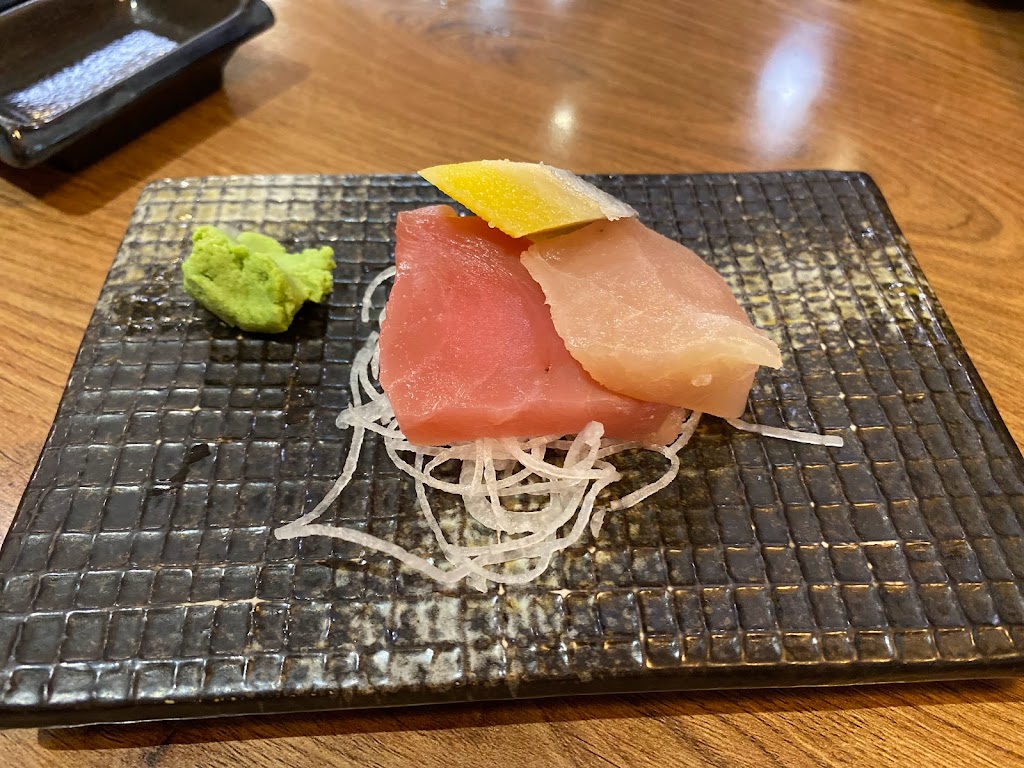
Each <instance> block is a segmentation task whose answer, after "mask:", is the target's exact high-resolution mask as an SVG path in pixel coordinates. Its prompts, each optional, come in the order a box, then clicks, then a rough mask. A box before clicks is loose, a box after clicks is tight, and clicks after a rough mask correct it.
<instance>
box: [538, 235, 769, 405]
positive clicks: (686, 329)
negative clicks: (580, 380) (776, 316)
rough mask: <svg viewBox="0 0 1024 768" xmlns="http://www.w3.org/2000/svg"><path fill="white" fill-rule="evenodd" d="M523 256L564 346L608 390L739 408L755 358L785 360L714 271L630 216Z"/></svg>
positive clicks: (750, 380) (757, 363) (679, 402)
mask: <svg viewBox="0 0 1024 768" xmlns="http://www.w3.org/2000/svg"><path fill="white" fill-rule="evenodd" d="M522 262H523V264H524V265H525V266H526V268H527V270H528V271H529V272H530V275H531V276H532V277H533V279H534V280H536V281H537V282H538V283H540V286H541V288H542V289H543V290H544V295H545V298H546V300H547V303H548V305H549V306H550V307H551V316H552V319H553V320H554V324H555V330H556V331H557V332H558V334H559V336H561V337H562V340H563V341H564V342H565V345H566V348H567V349H568V350H569V352H570V354H571V355H572V356H573V357H574V358H576V360H577V361H578V362H579V363H580V365H582V366H583V368H584V370H586V371H587V373H589V374H590V375H591V376H592V377H593V378H594V379H595V380H596V381H598V382H599V383H600V384H602V385H604V386H605V387H607V388H608V389H610V390H612V391H614V392H620V393H622V394H624V395H629V396H630V397H634V398H636V399H638V400H646V401H648V402H655V403H666V404H670V405H674V406H677V407H681V408H688V409H690V410H695V411H701V412H704V413H709V414H713V415H716V416H722V417H725V418H736V417H738V416H739V415H740V414H741V413H742V412H743V409H744V407H745V405H746V399H747V395H748V393H749V392H750V387H751V384H752V383H753V379H754V373H755V372H756V371H757V368H758V367H759V366H762V365H764V366H768V367H772V368H777V367H779V366H780V365H781V364H782V358H781V355H780V354H779V349H778V347H777V346H776V344H775V343H774V342H773V341H772V340H771V339H770V338H769V337H768V335H767V334H766V333H765V332H764V331H761V330H758V329H757V328H754V326H753V325H752V324H751V323H750V320H749V319H748V318H747V316H746V313H745V312H744V311H743V308H742V307H741V306H740V305H739V303H738V302H737V301H736V298H735V296H733V294H732V292H731V291H730V290H729V287H728V285H727V284H726V283H725V280H723V279H722V277H721V275H719V274H718V273H717V272H716V271H715V270H714V269H713V268H712V267H710V266H709V265H708V264H706V263H705V262H704V261H703V260H702V259H701V258H700V257H699V256H698V255H697V254H695V253H694V252H693V251H691V250H689V249H688V248H686V247H684V246H682V245H680V244H679V243H677V242H675V241H673V240H670V239H668V238H666V237H663V236H662V235H659V234H658V233H656V232H654V231H652V230H650V229H648V228H647V227H645V226H644V225H643V224H641V223H640V222H639V221H637V220H635V219H622V220H620V221H603V222H597V223H595V224H590V225H588V226H586V227H584V228H582V229H580V230H577V231H576V232H572V233H570V234H567V235H562V236H560V237H555V238H552V239H550V240H545V241H543V242H540V243H535V244H534V245H533V246H531V247H530V249H529V250H528V251H527V252H526V253H525V254H523V256H522Z"/></svg>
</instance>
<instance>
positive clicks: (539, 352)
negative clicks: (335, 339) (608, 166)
mask: <svg viewBox="0 0 1024 768" xmlns="http://www.w3.org/2000/svg"><path fill="white" fill-rule="evenodd" d="M396 236H397V244H396V247H395V264H396V266H397V275H396V277H395V282H394V286H393V288H392V289H391V295H390V297H389V299H388V304H387V313H386V318H385V320H384V322H383V324H382V326H381V333H380V382H381V385H382V386H383V388H384V392H385V394H386V395H387V396H388V399H389V400H390V401H391V406H392V408H393V409H394V412H395V415H396V416H397V418H398V425H399V427H400V428H401V429H402V431H403V432H404V433H405V435H406V437H407V438H408V439H409V440H410V442H412V443H415V444H418V445H447V444H450V443H454V442H463V441H469V440H475V439H478V438H484V437H536V436H540V435H547V434H566V435H567V434H575V433H577V432H579V431H580V430H581V429H582V428H583V427H584V426H586V424H587V423H588V422H590V421H599V422H601V423H602V424H604V427H605V435H606V436H609V437H617V438H622V439H627V440H645V441H652V442H653V441H656V442H660V443H668V442H670V441H671V440H672V439H673V438H674V437H675V436H676V435H677V434H678V432H679V425H680V422H681V418H682V415H683V414H682V412H681V411H680V410H679V409H677V408H674V407H671V406H667V405H658V404H652V403H645V402H641V401H639V400H635V399H633V398H631V397H627V396H624V395H620V394H616V393H614V392H611V391H609V390H607V389H605V388H604V387H602V386H600V385H599V384H598V383H597V382H595V381H594V380H593V379H592V378H591V377H590V376H588V375H587V374H586V372H585V371H584V370H583V368H582V367H581V366H580V364H579V363H577V362H576V361H575V360H574V359H573V358H572V356H571V355H570V354H569V352H568V351H567V350H566V348H565V344H564V343H563V342H562V339H561V338H560V337H559V336H558V334H557V333H556V332H555V327H554V325H553V324H552V322H551V315H550V312H549V310H548V308H547V306H546V305H545V304H544V293H543V292H542V291H541V289H540V286H538V285H537V283H535V282H534V281H533V279H531V277H530V275H529V273H528V272H527V271H526V268H525V267H524V266H523V265H522V262H521V261H520V258H519V257H520V255H521V254H522V252H523V250H524V249H525V247H526V245H527V243H525V242H523V241H520V240H514V239H512V238H510V237H508V236H507V235H504V234H502V233H501V232H499V231H498V230H496V229H493V228H491V227H489V226H488V225H487V223H486V222H485V221H483V220H482V219H478V218H475V217H472V218H460V217H458V216H457V215H456V214H455V212H454V211H453V210H452V209H451V208H449V207H448V206H435V207H430V208H421V209H419V210H415V211H410V212H405V213H400V214H399V215H398V223H397V227H396Z"/></svg>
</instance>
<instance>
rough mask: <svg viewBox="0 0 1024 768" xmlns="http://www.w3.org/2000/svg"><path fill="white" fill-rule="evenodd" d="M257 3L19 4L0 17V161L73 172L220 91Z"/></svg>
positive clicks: (256, 29)
mask: <svg viewBox="0 0 1024 768" xmlns="http://www.w3.org/2000/svg"><path fill="white" fill-rule="evenodd" d="M273 21H274V17H273V15H272V14H271V12H270V9H269V8H268V7H267V6H266V5H265V4H264V3H262V2H260V0H133V2H131V3H127V2H120V1H119V0H25V2H21V3H17V4H15V5H13V6H12V7H10V8H8V9H7V10H0V72H2V73H3V82H2V84H0V161H3V162H4V163H7V164H8V165H13V166H15V167H19V168H28V167H31V166H34V165H37V164H39V163H41V162H43V161H45V160H47V159H50V158H53V159H54V160H55V161H59V162H61V163H62V164H64V165H68V166H78V165H82V164H84V163H87V162H89V161H90V160H92V159H94V158H96V157H98V156H99V155H100V154H103V153H104V152H107V151H109V150H111V149H113V148H114V147H116V146H117V145H118V144H120V143H122V142H124V141H125V140H127V139H128V138H131V137H132V136H134V135H137V134H138V133H140V132H142V131H144V130H146V129H147V128H149V127H151V126H153V125H155V124H156V123H157V122H159V121H160V120H163V119H164V118H166V117H168V116H169V115H171V114H173V113H174V112H176V111H178V110H180V109H181V108H182V107H184V106H185V105H187V104H189V103H191V102H193V101H195V100H196V99H198V98H200V97H202V96H205V95H206V94H208V93H210V92H212V91H214V90H216V89H217V88H218V87H220V84H221V78H222V74H223V68H224V64H225V63H226V62H227V59H228V57H230V55H231V54H232V53H233V52H234V51H235V49H236V48H237V47H238V46H239V45H240V44H241V43H243V42H244V41H245V40H247V39H249V38H251V37H253V36H254V35H256V34H258V33H260V32H262V31H263V30H265V29H267V28H268V27H270V25H271V24H273Z"/></svg>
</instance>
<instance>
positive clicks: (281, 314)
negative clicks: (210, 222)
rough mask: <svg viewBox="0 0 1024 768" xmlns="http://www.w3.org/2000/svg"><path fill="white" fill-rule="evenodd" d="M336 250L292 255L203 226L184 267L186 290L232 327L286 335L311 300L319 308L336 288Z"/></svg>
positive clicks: (246, 235) (259, 239) (250, 237)
mask: <svg viewBox="0 0 1024 768" xmlns="http://www.w3.org/2000/svg"><path fill="white" fill-rule="evenodd" d="M333 270H334V251H333V250H332V249H331V248H330V247H328V246H324V247H322V248H307V249H305V250H303V251H301V252H300V253H288V252H287V251H286V250H285V248H284V246H282V245H281V244H280V243H279V242H277V241H276V240H274V239H273V238H270V237H267V236H266V235H260V234H257V233H255V232H243V233H242V234H240V235H239V236H238V238H237V239H234V240H232V239H231V237H230V236H229V235H228V234H227V233H225V232H222V231H221V230H219V229H217V228H216V227H209V226H205V227H199V229H197V230H196V231H195V232H194V233H193V235H192V253H191V255H190V256H189V257H188V258H187V259H185V261H184V263H183V264H182V265H181V271H182V273H183V274H184V277H185V290H186V291H187V292H188V293H189V295H190V296H192V298H194V299H195V300H196V301H197V302H199V303H200V304H201V305H202V306H204V307H206V309H208V310H209V311H210V312H212V313H213V314H215V315H216V316H217V317H219V318H220V319H221V320H223V321H224V322H225V323H227V324H228V325H233V326H235V327H237V328H241V329H242V330H243V331H252V332H256V333H282V332H284V331H286V330H288V327H289V326H290V325H291V324H292V319H293V318H294V317H295V314H296V313H297V312H298V311H299V309H300V308H301V307H302V305H303V304H304V303H305V302H307V301H312V302H315V303H320V302H322V301H323V300H324V298H325V297H326V296H327V295H328V294H329V293H330V292H331V286H332V285H333Z"/></svg>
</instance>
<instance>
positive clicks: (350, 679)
mask: <svg viewBox="0 0 1024 768" xmlns="http://www.w3.org/2000/svg"><path fill="white" fill-rule="evenodd" d="M590 180H592V181H593V182H594V183H596V184H598V185H599V186H601V187H602V188H604V189H606V190H607V191H609V192H610V193H611V194H613V195H615V196H616V197H618V198H621V199H623V200H625V201H626V202H628V203H629V204H630V205H632V206H633V207H634V208H636V209H637V210H638V211H639V213H640V216H641V218H642V219H643V220H644V221H645V223H647V224H649V225H650V226H652V227H654V228H655V229H657V230H658V231H659V232H662V233H663V234H665V235H668V236H669V237H672V238H674V239H677V240H679V241H680V242H682V243H683V244H685V245H687V246H689V247H691V248H693V249H694V250H695V251H697V252H698V253H699V254H700V255H701V256H702V257H704V258H705V259H707V260H708V261H709V262H710V263H711V264H712V265H713V266H714V267H715V268H716V269H718V270H719V271H720V272H721V273H722V274H723V276H724V277H725V278H726V280H727V281H728V282H729V284H730V286H731V287H732V289H733V290H734V292H735V293H736V294H737V296H738V297H739V298H740V300H741V302H742V303H743V304H744V306H745V308H746V309H747V310H748V312H749V313H750V316H751V318H752V319H753V321H754V323H755V324H756V325H758V326H759V327H761V328H764V329H766V330H767V331H768V332H769V333H771V335H772V337H773V338H774V339H775V341H776V342H777V343H778V344H779V346H780V348H781V349H782V353H783V360H784V365H783V367H782V368H781V369H780V370H778V371H769V370H765V369H762V370H761V372H760V373H759V374H758V378H757V380H756V382H755V384H754V388H753V390H752V391H751V394H750V399H749V405H748V410H747V414H746V418H747V419H748V420H752V421H756V422H758V423H760V424H766V425H770V426H777V427H789V428H792V429H799V430H805V431H809V432H819V433H825V434H832V435H838V436H842V437H843V438H844V440H845V445H844V447H842V448H839V449H836V448H826V447H822V446H816V445H797V444H793V443H789V442H784V441H779V440H772V439H769V438H765V437H762V436H760V435H756V434H750V433H747V432H740V431H737V430H734V429H732V428H731V427H729V426H728V425H726V424H724V423H723V422H721V421H719V420H717V419H711V418H708V419H705V420H704V421H703V422H702V425H701V427H700V429H699V431H698V432H697V434H696V435H695V437H694V438H693V440H692V441H691V443H690V444H689V445H688V446H687V447H686V449H685V450H684V451H683V452H682V453H681V454H680V457H681V460H682V469H681V471H680V473H679V476H678V479H677V480H676V481H675V482H673V483H672V485H670V486H669V487H668V488H666V489H665V490H663V491H662V492H660V493H658V494H657V495H655V496H653V497H651V498H649V499H647V500H646V501H644V502H642V503H641V504H639V505H637V506H636V507H633V508H631V509H628V510H625V511H623V512H621V513H612V514H609V515H608V517H607V519H606V522H605V525H604V528H603V529H602V530H601V532H600V534H599V535H598V536H597V537H596V538H594V537H592V536H591V535H590V534H589V533H588V534H586V535H585V536H584V538H583V539H582V540H581V541H580V542H579V543H578V544H576V545H574V546H573V547H571V548H570V549H568V550H566V551H565V552H563V553H560V554H558V555H556V556H555V558H554V559H553V560H552V563H551V566H550V568H549V569H548V570H547V571H546V572H545V573H544V574H543V575H542V576H541V577H540V578H539V579H538V580H536V581H535V582H533V583H531V584H528V585H525V586H505V587H501V588H498V587H493V586H492V587H491V588H490V589H489V590H488V591H479V590H478V589H475V588H474V586H473V585H470V584H467V583H465V582H460V583H459V584H456V585H449V586H443V585H440V584H437V583H436V582H434V581H431V580H430V579H428V578H426V577H425V576H422V575H419V574H417V573H414V572H410V571H406V570H405V569H403V568H400V567H398V566H396V564H395V562H394V561H393V560H391V559H390V558H389V557H387V556H385V555H382V554H379V553H376V552H371V551H368V550H365V549H362V548H361V547H359V546H356V545H353V544H349V543H346V542H342V541H337V540H334V539H330V538H326V537H317V536H310V537H306V538H301V539H285V540H281V539H278V538H276V537H275V536H274V535H273V531H274V530H275V529H276V528H277V527H279V526H281V525H283V524H285V523H287V522H289V521H291V520H294V519H295V518H297V517H299V516H300V515H301V514H302V513H303V512H305V511H308V510H310V509H312V507H313V506H314V505H315V504H316V503H317V502H318V501H319V500H320V499H321V498H323V496H324V494H325V493H326V492H327V491H328V489H329V488H330V487H331V485H332V483H333V481H334V479H335V478H336V477H337V475H338V473H339V471H340V468H341V463H342V461H343V458H344V456H345V454H346V451H347V447H348V441H349V439H350V435H349V433H347V432H345V431H344V430H342V429H339V428H338V427H337V426H336V425H335V417H336V415H337V414H338V412H339V411H340V410H341V409H343V408H344V407H345V406H346V405H347V404H348V377H349V367H350V363H351V361H352V358H353V355H354V352H355V350H356V349H358V348H359V346H360V345H361V344H362V343H363V341H364V340H365V338H366V336H367V334H368V333H369V332H370V331H371V330H372V328H371V326H370V325H369V324H365V323H363V322H361V320H360V313H359V301H360V297H361V295H362V292H363V289H364V288H365V287H366V286H367V285H368V284H369V282H370V280H372V278H373V277H374V275H376V274H377V273H379V272H380V271H381V270H382V269H384V268H385V267H387V266H388V265H389V264H390V263H391V259H392V248H393V236H394V220H395V216H396V214H397V212H399V211H401V210H407V209H410V208H414V207H418V206H421V205H427V204H433V203H440V202H450V201H448V200H447V198H445V197H444V196H443V195H442V194H441V193H440V192H438V191H437V190H435V189H434V188H433V187H431V186H430V185H429V184H427V183H426V182H424V181H422V180H419V179H417V178H416V177H411V176H260V177H226V178H202V179H199V178H195V179H184V180H166V181H160V182H157V183H155V184H153V185H150V186H149V187H147V188H146V190H145V191H144V192H143V194H142V197H141V199H140V201H139V203H138V206H137V207H136V209H135V212H134V214H133V215H132V218H131V221H130V223H129V226H128V231H127V233H126V235H125V238H124V241H123V243H122V245H121V248H120V250H119V251H118V254H117V256H116V259H115V261H114V265H113V267H112V269H111V271H110V275H109V277H108V279H107V282H106V285H105V286H104V288H103V292H102V295H101V297H100V299H99V302H98V304H97V308H96V311H95V314H94V315H93V318H92V321H91V322H90V324H89V327H88V330H87V331H86V334H85V338H84V340H83V343H82V347H81V350H80V351H79V355H78V358H77V360H76V362H75V364H74V368H73V370H72V373H71V377H70V379H69V382H68V385H67V389H66V391H65V393H64V397H63V399H62V401H61V404H60V407H59V409H58V412H57V416H56V419H55V422H54V425H53V429H52V431H51V433H50V435H49V437H48V439H47V441H46V444H45V446H44V448H43V451H42V455H41V457H40V460H39V463H38V466H37V467H36V470H35V472H34V474H33V476H32V479H31V481H30V483H29V486H28V489H27V490H26V492H25V496H24V498H23V500H22V503H21V505H20V508H19V510H18V512H17V516H16V518H15V521H14V524H13V526H12V528H11V531H10V533H9V534H8V535H7V538H6V541H5V543H4V545H3V549H2V551H0V578H2V582H0V589H2V592H0V656H2V658H3V659H4V662H3V664H2V668H0V713H2V719H0V725H2V726H6V727H26V726H54V725H73V724H81V723H94V722H116V721H125V720H144V719H157V718H164V717H167V718H183V717H205V716H214V715H225V714H242V713H256V712H260V713H267V712H286V711H301V710H315V709H343V708H351V707H367V706H385V705H398V704H414V703H427V702H451V701H466V700H483V699H506V698H516V697H531V696H545V695H568V694H578V693H599V692H622V691H664V690H684V689H696V688H726V687H755V686H791V685H816V684H843V683H864V682H891V681H908V680H928V679H944V678H964V677H996V676H1008V675H1015V674H1019V673H1020V671H1021V670H1022V669H1024V667H1022V661H1024V600H1022V596H1021V587H1022V586H1024V583H1022V582H1024V538H1022V520H1024V461H1022V458H1021V454H1020V452H1019V450H1018V449H1017V447H1016V445H1015V443H1014V441H1013V439H1012V438H1011V436H1010V435H1009V433H1008V432H1007V430H1006V428H1005V426H1004V425H1003V423H1002V421H1001V420H1000V418H999V415H998V413H997V412H996V410H995V407H994V406H993V403H992V400H991V399H990V397H989V396H988V394H987V392H986V390H985V388H984V385H983V384H982V382H981V381H980V379H979V378H978V375H977V373H976V371H975V370H974V368H973V367H972V365H971V363H970V360H969V359H968V357H967V355H966V353H965V352H964V349H963V347H962V346H961V344H960V342H959V340H958V339H957V337H956V335H955V333H954V332H953V329H952V327H951V326H950V324H949V322H948V320H947V318H946V316H945V314H944V313H943V311H942V309H941V307H940V306H939V304H938V302H937V301H936V299H935V296H934V294H933V293H932V291H931V289H930V287H929V286H928V283H927V281H926V280H925V278H924V276H923V274H922V273H921V271H920V269H919V268H918V266H917V263H916V262H915V260H914V257H913V255H912V254H911V252H910V249H909V248H908V246H907V243H906V241H905V240H904V238H903V236H902V235H901V234H900V232H899V229H898V227H897V225H896V223H895V222H894V220H893V218H892V216H891V214H890V213H889V211H888V209H887V207H886V205H885V202H884V200H883V198H882V196H881V194H880V193H879V191H878V190H877V188H876V187H875V185H874V183H873V182H872V181H871V180H870V179H869V178H868V177H866V176H864V175H863V174H857V173H844V172H831V171H828V172H820V171H813V172H794V173H763V174H736V175H701V176H673V175H669V176H656V175H646V176H599V177H590ZM201 224H215V225H218V226H222V227H228V228H231V229H234V230H240V229H256V230H259V231H262V232H264V233H266V234H268V235H270V236H272V237H274V238H277V239H280V240H282V241H284V242H285V243H286V244H288V245H291V244H294V245H296V246H299V247H312V246H315V245H321V244H325V243H326V244H331V245H332V246H333V247H334V249H335V253H336V259H337V262H338V264H337V269H336V273H335V288H334V292H333V294H332V295H331V297H330V299H329V301H328V302H327V303H326V304H325V305H323V306H313V305H307V306H306V307H305V308H304V309H303V310H302V311H301V312H300V314H299V316H298V318H297V319H296V322H295V324H294V325H293V327H292V328H291V330H290V331H289V332H288V333H286V334H282V335H280V336H259V335H253V334H241V333H238V332H236V331H234V330H232V329H229V328H227V327H226V326H224V325H223V324H221V323H220V322H219V321H217V320H216V319H215V318H213V317H212V316H211V315H209V314H208V313H206V312H205V311H203V310H200V309H197V307H196V306H195V305H194V303H193V302H192V300H191V299H190V298H189V297H188V296H187V295H186V294H185V293H184V291H183V289H182V287H181V280H180V261H181V259H182V258H183V257H184V256H185V255H186V254H187V252H188V248H189V235H190V233H191V232H192V230H194V228H195V227H197V226H199V225H201ZM383 294H384V292H383V291H381V292H379V294H378V296H377V303H378V306H379V305H380V302H381V301H382V300H383ZM648 461H650V462H651V464H650V465H648V464H647V462H648ZM619 466H620V469H624V470H625V471H626V473H627V474H630V475H631V476H633V477H643V476H645V474H646V473H655V474H656V473H657V472H658V471H659V469H662V466H661V465H660V464H658V457H657V456H651V457H650V458H648V457H646V456H645V455H643V454H639V453H638V454H636V455H627V456H625V457H624V458H623V459H622V460H621V461H620V464H619ZM441 514H442V517H444V518H445V519H446V526H447V528H448V529H449V530H451V531H453V532H454V533H453V535H459V531H460V526H461V525H462V520H463V518H460V517H459V515H460V514H461V513H459V512H458V510H457V509H455V507H454V506H453V507H451V508H450V509H448V510H445V509H442V510H441ZM321 522H325V523H329V524H336V525H345V526H347V527H350V528H352V527H354V528H358V529H361V530H365V531H368V532H370V533H372V534H373V535H375V536H378V537H380V538H383V539H387V540H390V541H394V542H395V543H397V544H399V545H400V546H402V547H404V548H406V549H408V550H410V551H413V552H416V553H418V554H420V555H422V556H424V557H434V558H437V562H439V563H441V562H443V561H442V560H441V559H440V553H439V552H437V551H436V546H437V545H436V542H435V541H434V538H433V536H432V534H431V532H430V530H429V528H428V526H427V524H426V523H425V521H424V519H423V518H422V517H421V515H420V513H419V511H418V509H417V506H416V503H415V494H414V491H413V488H412V485H411V483H410V482H409V481H408V479H407V478H406V477H405V476H404V475H402V474H401V473H400V472H399V471H397V470H396V469H395V468H394V467H393V466H392V465H391V463H390V461H389V459H388V457H387V455H386V453H385V451H384V450H383V447H382V446H381V445H380V444H379V443H378V442H375V440H374V439H369V442H368V444H367V445H366V446H365V447H364V450H363V452H362V454H361V459H360V465H359V468H358V471H357V473H356V476H355V479H354V481H353V483H352V484H351V485H350V486H349V487H348V488H347V489H346V491H345V492H344V493H343V495H342V497H341V498H340V499H339V501H338V502H337V503H336V504H335V505H334V506H333V507H332V508H331V509H330V510H329V511H328V512H327V513H326V514H325V516H324V518H323V519H322V520H321Z"/></svg>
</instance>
